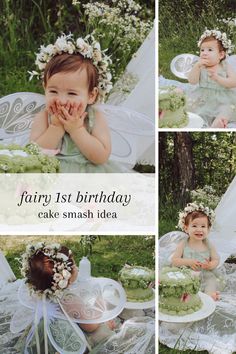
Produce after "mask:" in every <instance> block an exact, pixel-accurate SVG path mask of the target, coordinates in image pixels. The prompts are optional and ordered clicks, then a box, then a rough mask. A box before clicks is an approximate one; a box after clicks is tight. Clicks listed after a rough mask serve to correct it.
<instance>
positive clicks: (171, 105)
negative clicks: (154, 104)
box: [159, 86, 188, 128]
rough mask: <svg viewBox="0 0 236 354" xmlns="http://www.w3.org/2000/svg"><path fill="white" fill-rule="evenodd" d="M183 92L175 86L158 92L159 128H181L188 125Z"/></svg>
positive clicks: (163, 88) (162, 88)
mask: <svg viewBox="0 0 236 354" xmlns="http://www.w3.org/2000/svg"><path fill="white" fill-rule="evenodd" d="M185 106H186V97H185V94H184V92H183V91H182V90H181V89H180V88H177V87H175V86H166V87H161V88H160V90H159V127H160V128H181V127H184V126H186V125H187V124H188V116H187V112H186V109H185Z"/></svg>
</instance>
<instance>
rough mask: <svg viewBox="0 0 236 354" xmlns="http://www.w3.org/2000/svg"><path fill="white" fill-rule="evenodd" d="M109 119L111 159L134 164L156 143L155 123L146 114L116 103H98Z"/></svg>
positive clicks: (100, 109) (98, 107)
mask: <svg viewBox="0 0 236 354" xmlns="http://www.w3.org/2000/svg"><path fill="white" fill-rule="evenodd" d="M96 107H97V109H98V110H99V111H101V112H103V114H104V116H105V117H106V119H107V122H108V125H109V128H110V132H111V140H112V152H111V159H112V160H115V161H120V162H124V163H127V164H132V165H134V164H135V163H136V162H137V160H138V158H139V157H140V156H141V155H142V154H143V153H144V152H145V151H146V150H147V149H148V148H149V147H150V146H151V145H152V144H153V143H154V139H155V125H154V123H153V121H152V120H151V119H150V118H149V117H147V116H146V115H144V114H142V113H139V112H136V111H134V110H131V109H128V108H125V107H122V106H115V105H107V104H104V105H97V106H96Z"/></svg>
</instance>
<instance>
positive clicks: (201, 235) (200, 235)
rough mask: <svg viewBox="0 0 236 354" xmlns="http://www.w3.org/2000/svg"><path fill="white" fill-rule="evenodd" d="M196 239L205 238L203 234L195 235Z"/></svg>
mask: <svg viewBox="0 0 236 354" xmlns="http://www.w3.org/2000/svg"><path fill="white" fill-rule="evenodd" d="M195 236H196V237H199V238H200V237H203V234H195Z"/></svg>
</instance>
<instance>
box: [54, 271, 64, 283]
mask: <svg viewBox="0 0 236 354" xmlns="http://www.w3.org/2000/svg"><path fill="white" fill-rule="evenodd" d="M62 279H63V276H62V275H61V274H59V273H55V274H54V276H53V280H55V282H56V283H58V282H59V281H60V280H62Z"/></svg>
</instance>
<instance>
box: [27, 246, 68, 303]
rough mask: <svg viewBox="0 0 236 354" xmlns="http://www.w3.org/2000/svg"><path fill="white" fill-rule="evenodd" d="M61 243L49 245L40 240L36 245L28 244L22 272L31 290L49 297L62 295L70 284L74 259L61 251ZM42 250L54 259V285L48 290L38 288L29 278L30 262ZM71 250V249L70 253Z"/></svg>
mask: <svg viewBox="0 0 236 354" xmlns="http://www.w3.org/2000/svg"><path fill="white" fill-rule="evenodd" d="M60 249H61V245H60V244H57V243H55V244H51V245H47V246H46V244H45V243H43V242H39V243H37V244H35V245H28V246H27V247H26V252H25V253H24V254H23V255H22V258H21V264H22V267H21V274H22V275H23V276H24V277H25V278H26V283H27V284H28V286H29V288H30V291H31V292H32V293H36V294H37V295H43V294H45V295H47V296H48V297H55V296H56V297H60V296H61V295H62V292H63V290H64V289H65V288H67V286H68V284H69V279H70V277H71V273H72V266H73V262H72V260H71V259H70V258H69V257H68V256H67V255H65V254H64V253H61V252H60ZM39 252H42V253H43V254H44V255H45V256H48V257H49V258H50V260H51V261H53V263H54V265H53V282H52V286H51V287H50V288H48V289H46V290H38V289H36V288H35V286H34V285H33V284H31V281H30V278H29V269H30V265H29V262H30V260H31V259H32V257H33V256H34V255H37V254H38V253H39ZM70 254H71V251H69V255H70Z"/></svg>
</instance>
